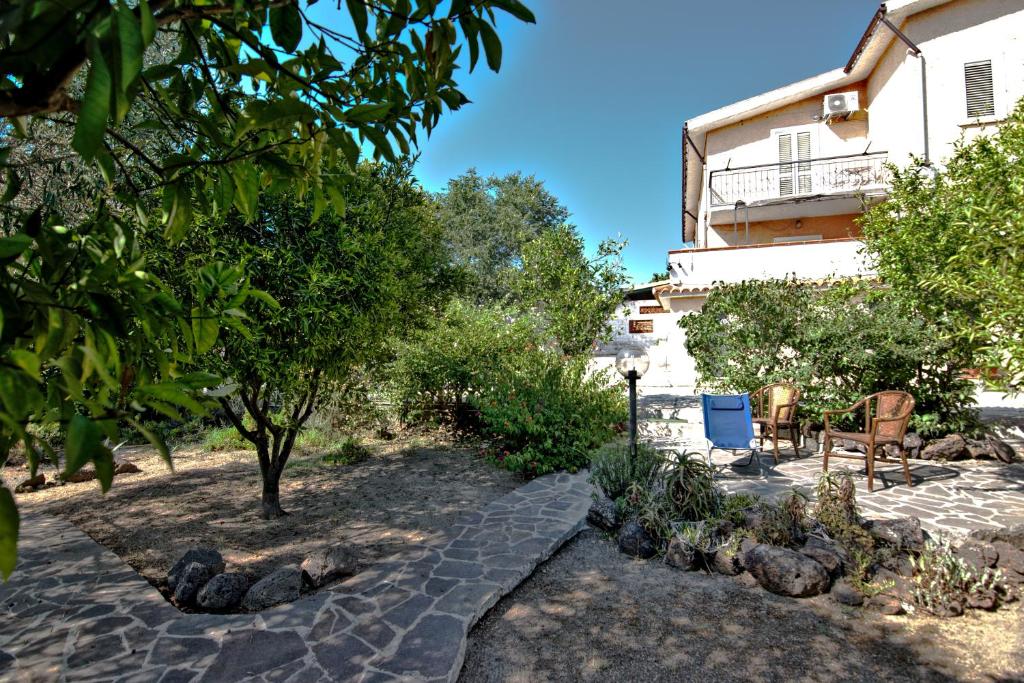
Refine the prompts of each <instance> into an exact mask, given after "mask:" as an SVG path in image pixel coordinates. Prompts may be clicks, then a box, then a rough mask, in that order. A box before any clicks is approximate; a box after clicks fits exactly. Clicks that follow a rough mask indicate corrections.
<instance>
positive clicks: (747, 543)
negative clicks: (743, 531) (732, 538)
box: [736, 536, 757, 569]
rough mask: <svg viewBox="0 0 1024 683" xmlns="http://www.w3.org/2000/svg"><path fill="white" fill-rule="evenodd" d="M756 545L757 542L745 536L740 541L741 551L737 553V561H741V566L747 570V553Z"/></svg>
mask: <svg viewBox="0 0 1024 683" xmlns="http://www.w3.org/2000/svg"><path fill="white" fill-rule="evenodd" d="M756 545H757V541H755V540H754V539H752V538H750V537H749V536H744V537H743V538H741V539H740V550H739V552H738V553H736V559H737V560H739V563H740V566H741V567H743V568H744V569H747V553H748V552H750V549H751V548H753V547H754V546H756Z"/></svg>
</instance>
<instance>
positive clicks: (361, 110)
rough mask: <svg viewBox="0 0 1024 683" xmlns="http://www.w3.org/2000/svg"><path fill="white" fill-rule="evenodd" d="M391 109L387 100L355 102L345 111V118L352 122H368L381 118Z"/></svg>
mask: <svg viewBox="0 0 1024 683" xmlns="http://www.w3.org/2000/svg"><path fill="white" fill-rule="evenodd" d="M390 109H391V104H390V103H389V102H377V103H374V102H368V103H366V104H357V105H356V106H354V107H352V108H350V109H348V110H346V111H345V118H346V119H348V120H349V121H351V122H352V123H369V122H371V121H378V120H380V119H381V118H383V117H384V116H385V115H386V114H387V113H388V111H390Z"/></svg>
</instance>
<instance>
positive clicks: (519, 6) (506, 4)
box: [491, 0, 537, 24]
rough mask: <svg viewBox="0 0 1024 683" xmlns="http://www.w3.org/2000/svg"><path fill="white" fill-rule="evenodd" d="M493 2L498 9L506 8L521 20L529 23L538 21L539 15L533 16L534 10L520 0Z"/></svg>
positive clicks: (495, 0) (493, 0)
mask: <svg viewBox="0 0 1024 683" xmlns="http://www.w3.org/2000/svg"><path fill="white" fill-rule="evenodd" d="M491 4H492V5H494V6H495V7H497V8H498V9H503V10H505V11H506V12H508V13H509V14H511V15H512V16H514V17H515V18H516V19H519V20H520V21H525V22H526V23H528V24H536V23H537V17H535V16H533V12H531V11H530V9H529V8H528V7H527V6H526V5H524V4H523V3H521V2H519V0H491Z"/></svg>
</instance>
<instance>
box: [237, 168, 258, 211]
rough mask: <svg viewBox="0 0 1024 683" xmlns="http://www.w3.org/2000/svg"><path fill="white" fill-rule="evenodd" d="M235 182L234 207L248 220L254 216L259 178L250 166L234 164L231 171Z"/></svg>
mask: <svg viewBox="0 0 1024 683" xmlns="http://www.w3.org/2000/svg"><path fill="white" fill-rule="evenodd" d="M231 177H232V178H233V179H234V181H235V197H234V200H235V206H236V207H237V208H238V210H239V211H240V212H241V213H242V215H243V216H245V217H246V218H247V219H248V220H252V219H253V218H255V216H256V205H257V202H258V200H259V191H260V187H259V176H258V174H257V172H256V169H255V168H254V167H253V166H252V164H236V165H235V166H234V167H233V168H232V169H231Z"/></svg>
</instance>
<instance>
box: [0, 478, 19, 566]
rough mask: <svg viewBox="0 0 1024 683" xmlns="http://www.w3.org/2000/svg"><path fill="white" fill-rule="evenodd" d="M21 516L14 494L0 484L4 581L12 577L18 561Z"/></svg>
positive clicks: (0, 557) (0, 552)
mask: <svg viewBox="0 0 1024 683" xmlns="http://www.w3.org/2000/svg"><path fill="white" fill-rule="evenodd" d="M20 525H21V518H20V517H19V516H18V508H17V506H16V505H15V504H14V496H12V495H11V492H10V491H9V490H7V489H6V488H4V487H2V486H0V574H3V577H4V581H7V579H9V578H11V572H13V571H14V566H15V565H16V564H17V562H18V527H19V526H20Z"/></svg>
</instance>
